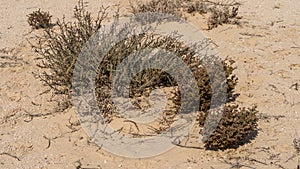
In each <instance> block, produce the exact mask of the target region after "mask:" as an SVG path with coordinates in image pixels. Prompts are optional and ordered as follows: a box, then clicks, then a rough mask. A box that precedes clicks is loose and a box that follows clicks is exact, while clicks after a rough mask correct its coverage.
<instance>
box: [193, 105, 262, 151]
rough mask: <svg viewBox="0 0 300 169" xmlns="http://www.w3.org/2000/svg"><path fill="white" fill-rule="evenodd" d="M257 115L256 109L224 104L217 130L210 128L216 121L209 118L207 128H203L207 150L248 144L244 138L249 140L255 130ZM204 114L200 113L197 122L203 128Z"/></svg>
mask: <svg viewBox="0 0 300 169" xmlns="http://www.w3.org/2000/svg"><path fill="white" fill-rule="evenodd" d="M257 113H258V111H257V110H256V107H255V106H254V107H252V108H248V109H246V108H239V106H238V105H235V104H226V105H225V106H224V111H223V114H222V118H221V120H220V121H219V123H218V126H217V128H216V129H215V130H214V128H212V127H213V126H214V124H215V122H216V121H217V120H216V119H214V118H211V119H210V121H209V122H208V124H209V125H208V127H206V128H204V129H203V131H202V135H204V136H205V135H209V133H210V132H211V131H213V132H212V134H211V135H210V137H208V138H205V139H204V142H205V146H206V148H208V149H213V150H216V149H222V150H223V149H227V148H237V147H238V146H239V145H242V144H243V143H246V142H248V141H249V140H247V139H246V138H251V137H250V134H251V133H253V131H255V130H257V121H258V118H257ZM206 115H207V114H206V113H203V112H202V113H200V116H199V121H200V125H201V126H203V124H204V119H206Z"/></svg>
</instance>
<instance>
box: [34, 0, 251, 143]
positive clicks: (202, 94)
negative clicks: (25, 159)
mask: <svg viewBox="0 0 300 169" xmlns="http://www.w3.org/2000/svg"><path fill="white" fill-rule="evenodd" d="M170 2H171V1H167V0H164V1H150V2H149V3H150V4H146V5H143V4H140V5H139V6H138V7H137V8H133V12H145V11H149V10H153V11H154V12H157V10H159V11H160V12H166V13H173V14H176V13H177V11H178V9H177V8H176V9H175V6H176V5H178V4H177V3H175V2H174V3H175V4H172V3H171V7H170V8H165V6H166V5H170V4H169V3H170ZM188 2H189V1H188ZM159 4H161V6H160V7H158V8H157V6H156V5H159ZM106 9H107V8H102V9H101V10H100V11H99V13H98V16H97V17H96V19H93V18H92V16H91V13H90V12H88V11H86V10H85V7H84V5H83V0H79V3H78V5H77V6H76V7H75V11H74V17H75V21H74V22H72V23H70V22H66V21H65V20H64V19H63V20H62V21H60V20H58V22H57V29H45V32H44V34H43V36H41V37H38V39H39V43H38V44H37V45H32V47H33V49H34V50H35V51H36V52H37V53H38V54H39V55H40V58H39V59H41V62H40V63H39V64H38V66H39V67H40V68H42V69H46V70H45V71H43V72H42V73H38V74H37V75H38V77H39V78H40V79H41V81H42V82H43V83H44V84H45V85H46V86H48V87H50V90H52V91H54V92H55V93H56V94H62V95H69V94H70V91H71V89H72V84H71V78H72V77H73V69H74V66H75V63H76V60H77V57H78V55H79V53H80V52H81V49H82V47H83V45H84V44H85V43H86V42H87V41H88V40H89V38H90V37H91V36H92V35H93V34H94V33H95V32H97V30H98V29H99V28H101V27H102V21H103V20H104V19H105V18H106V16H107V13H106ZM197 10H198V8H197ZM168 11H169V12H168ZM201 47H203V46H201ZM145 48H154V49H155V48H161V49H165V50H166V51H169V52H171V53H174V54H175V55H176V56H178V57H179V58H181V59H182V60H183V61H184V63H185V64H186V65H187V66H188V67H189V68H190V70H192V72H193V73H194V77H195V78H196V82H197V85H198V87H199V89H200V90H199V92H195V91H191V92H190V94H195V95H196V96H197V97H198V98H199V99H200V108H199V110H200V111H203V112H204V113H205V115H204V116H202V120H200V121H199V123H200V124H201V123H203V122H204V120H205V118H206V116H207V111H208V110H209V109H210V108H211V99H212V88H211V86H210V82H211V80H213V81H214V82H216V83H217V84H219V86H220V87H226V89H227V96H226V97H227V99H228V100H227V101H228V102H230V101H234V100H235V96H234V88H235V86H236V84H237V77H236V76H235V75H234V74H233V71H234V69H235V68H234V67H233V66H232V64H233V61H231V60H220V59H219V58H216V57H207V58H206V59H207V60H206V63H210V64H209V65H207V64H205V66H204V65H203V62H202V60H200V59H199V57H197V56H196V54H195V52H194V51H192V50H191V49H190V48H188V47H187V46H185V45H184V44H183V43H181V42H178V41H176V40H175V39H173V38H171V36H161V35H154V34H147V35H136V36H131V37H129V38H127V39H125V40H123V41H121V42H119V43H118V44H116V45H115V46H114V47H113V48H112V49H111V50H110V51H109V52H108V54H107V55H106V56H105V57H104V58H103V59H102V62H101V63H99V67H98V72H97V77H96V79H95V80H96V97H97V101H98V106H99V108H100V112H101V114H102V115H103V116H104V118H106V119H107V121H110V120H111V119H112V117H113V116H116V115H117V110H116V107H114V104H113V101H112V96H111V92H110V91H111V87H112V85H111V84H112V77H113V75H114V71H115V70H116V68H117V65H119V64H120V63H121V62H122V61H123V60H124V58H126V57H127V56H129V55H130V54H132V53H133V52H134V51H140V50H142V49H145ZM87 59H88V58H87ZM216 62H221V64H222V66H221V68H220V69H214V68H215V63H216ZM139 64H140V63H138V62H137V63H136V65H137V66H138V65H139ZM207 66H209V67H210V68H211V70H213V72H210V73H211V74H213V75H214V77H215V78H212V79H211V77H210V76H209V74H208V72H207ZM175 69H176V67H175ZM178 70H180V69H178ZM223 71H225V75H226V82H224V79H218V77H222V76H219V75H220V73H222V72H223ZM124 72H126V71H124ZM120 75H121V76H125V77H126V75H125V74H120ZM115 78H118V77H115ZM187 84H189V83H188V82H187ZM224 85H225V86H224ZM161 86H173V87H176V86H177V83H176V82H175V81H174V79H173V78H172V77H171V76H170V75H168V74H167V73H165V72H163V71H161V70H157V69H149V70H145V71H142V72H141V73H139V74H138V75H137V76H136V77H134V78H133V79H132V80H131V89H130V97H136V96H139V95H141V94H143V92H144V91H145V90H147V89H149V88H150V89H153V88H156V87H161ZM120 90H121V89H120ZM216 91H218V90H216ZM179 95H180V91H178V92H176V96H175V97H174V103H175V104H176V105H177V108H178V107H179V105H184V106H185V107H188V106H189V104H191V103H185V102H183V101H182V100H180V97H178V96H179ZM217 95H218V93H217ZM214 106H220V105H214ZM236 109H237V108H236V107H229V108H226V109H225V112H224V118H223V119H222V120H221V122H220V125H219V129H217V130H216V134H215V135H213V136H212V137H211V139H213V140H214V139H216V140H217V141H215V142H214V141H213V140H210V139H209V140H208V141H207V142H206V144H207V146H209V147H217V148H227V147H229V146H231V145H232V144H233V143H234V142H236V141H237V139H241V138H244V137H245V135H246V134H247V133H249V132H250V131H251V130H253V129H254V128H255V126H256V119H255V118H254V114H255V113H252V112H254V110H253V111H250V110H246V109H241V110H239V111H237V110H236ZM187 111H193V110H187ZM176 113H177V112H176V111H175V114H176ZM166 115H167V113H166ZM168 115H170V114H168ZM173 115H174V113H173V114H171V117H173ZM171 121H172V118H171V119H169V120H168V121H165V122H163V124H170V123H171ZM227 121H230V122H231V123H228V122H227ZM246 123H248V124H249V125H248V127H245V126H244V125H245V124H246ZM251 125H253V126H252V127H251ZM233 126H234V127H236V128H235V130H233ZM239 126H241V130H237V129H238V128H237V127H239ZM159 127H161V126H159ZM164 129H165V128H164ZM233 133H234V134H233ZM232 134H233V135H234V137H233V138H231V136H232ZM227 139H228V140H227ZM224 140H225V141H224Z"/></svg>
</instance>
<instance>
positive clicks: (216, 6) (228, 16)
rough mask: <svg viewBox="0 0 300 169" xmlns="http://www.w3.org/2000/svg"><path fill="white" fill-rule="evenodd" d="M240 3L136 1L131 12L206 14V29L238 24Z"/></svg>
mask: <svg viewBox="0 0 300 169" xmlns="http://www.w3.org/2000/svg"><path fill="white" fill-rule="evenodd" d="M239 6H240V4H239V3H237V2H235V1H233V2H228V3H217V2H212V1H207V0H188V1H184V0H174V1H173V0H162V1H159V0H150V1H146V2H145V1H137V2H136V4H132V5H131V12H132V13H134V14H136V13H140V12H161V13H167V14H172V15H175V16H180V17H182V16H183V12H184V11H185V12H187V13H199V14H202V15H203V14H208V17H207V24H208V29H213V28H216V27H217V26H218V25H222V24H239V23H240V22H239V19H241V17H238V16H237V15H238V9H239Z"/></svg>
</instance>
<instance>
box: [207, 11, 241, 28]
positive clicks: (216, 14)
mask: <svg viewBox="0 0 300 169" xmlns="http://www.w3.org/2000/svg"><path fill="white" fill-rule="evenodd" d="M238 9H239V8H238V7H231V8H229V7H227V6H225V7H222V8H218V7H216V8H212V9H210V13H211V14H210V16H209V18H208V23H207V24H208V29H213V28H216V27H217V26H218V25H222V24H239V21H238V18H237V15H238Z"/></svg>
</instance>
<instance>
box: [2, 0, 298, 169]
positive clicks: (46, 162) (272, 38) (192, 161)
mask: <svg viewBox="0 0 300 169" xmlns="http://www.w3.org/2000/svg"><path fill="white" fill-rule="evenodd" d="M88 3H89V6H88V10H90V11H97V9H98V8H99V7H100V6H101V5H104V6H112V9H114V8H115V7H114V5H116V4H120V7H121V13H123V14H125V13H126V11H128V7H129V2H128V1H127V0H125V1H121V2H119V1H116V0H111V1H108V0H101V1H99V0H98V1H96V0H88ZM241 3H242V5H241V7H240V9H239V15H241V16H242V17H243V18H242V19H241V24H240V25H227V24H224V25H221V26H218V27H217V28H215V29H212V30H207V29H206V23H205V20H204V19H203V18H202V16H200V15H195V16H190V17H188V20H189V21H190V22H192V23H193V24H194V25H196V26H197V27H199V29H201V30H202V31H203V33H204V34H205V35H206V36H207V37H209V38H210V39H212V40H213V41H214V43H215V44H217V46H218V47H217V50H218V53H219V55H220V56H221V57H223V58H225V57H227V56H228V57H229V58H232V59H233V60H235V61H236V63H235V66H236V67H237V70H236V71H235V72H234V73H235V74H236V75H237V76H238V78H239V83H238V85H237V89H236V93H240V97H239V98H238V102H239V103H240V104H242V105H245V106H249V105H253V104H255V105H257V107H258V110H259V112H260V114H259V116H260V119H259V123H258V134H257V136H256V138H255V139H254V140H252V141H251V142H250V143H247V144H245V145H243V146H241V147H239V148H237V149H229V150H225V151H208V150H204V149H203V145H202V144H200V143H198V142H197V139H196V138H195V137H197V133H196V134H195V133H191V139H190V140H189V142H188V143H187V145H188V146H190V147H191V148H187V147H185V148H183V147H175V148H173V149H172V150H170V151H168V152H166V153H164V154H161V155H158V156H155V157H152V158H147V159H128V158H123V157H119V156H116V155H113V154H111V153H109V152H106V151H104V150H103V149H101V148H100V147H98V146H97V145H96V144H94V143H93V142H91V140H90V139H89V137H88V136H87V135H86V134H85V132H84V130H83V129H82V128H81V126H80V124H78V118H77V115H76V112H75V110H74V109H73V108H69V109H66V110H64V111H59V110H56V108H55V107H56V104H55V102H50V101H49V100H50V99H51V95H50V94H43V95H41V93H42V92H43V91H45V90H46V88H45V86H43V85H42V83H41V82H40V81H39V80H38V79H36V78H34V76H33V74H32V72H34V71H36V70H37V69H38V67H37V66H36V61H35V60H34V58H36V57H37V55H36V54H35V53H34V52H33V51H32V50H31V48H30V45H29V43H28V40H29V39H32V38H33V37H34V36H35V35H36V34H39V33H41V30H34V31H32V30H31V28H30V26H29V25H28V23H27V21H26V20H27V17H26V15H27V14H29V13H30V12H32V11H34V10H38V9H39V8H41V9H43V10H47V11H49V12H50V13H51V14H52V15H53V18H54V19H55V18H62V16H63V15H65V16H66V18H67V19H71V16H72V14H73V7H74V6H75V5H76V1H71V0H65V1H59V0H51V1H50V0H42V1H33V0H31V1H29V0H27V1H25V0H1V2H0V8H1V10H0V22H1V24H0V28H1V29H0V51H1V53H0V74H1V76H0V128H1V130H0V168H5V169H10V168H11V169H12V168H24V169H26V168H28V169H29V168H40V169H46V168H47V169H52V168H53V169H57V168H103V169H116V168H122V169H127V168H128V169H133V168H137V169H168V168H170V169H201V168H203V169H209V168H211V169H212V168H215V169H218V168H257V169H263V168H286V169H295V168H296V167H297V163H298V161H297V160H298V158H297V154H296V150H295V149H294V145H293V140H294V139H295V138H298V139H300V125H299V122H300V91H299V88H298V87H297V86H298V84H300V76H299V74H300V20H299V17H300V1H298V0H288V1H286V0H265V1H258V0H255V1H254V0H252V1H241ZM112 11H113V10H112ZM29 114H31V115H29ZM71 124H72V127H70V125H71ZM297 132H298V135H297ZM193 147H194V148H193Z"/></svg>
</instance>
